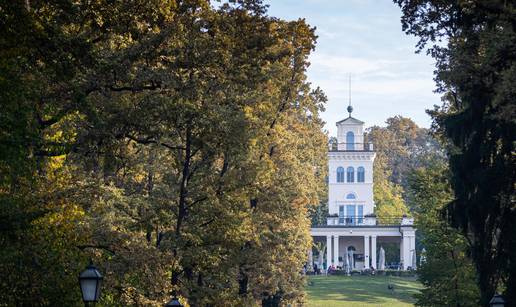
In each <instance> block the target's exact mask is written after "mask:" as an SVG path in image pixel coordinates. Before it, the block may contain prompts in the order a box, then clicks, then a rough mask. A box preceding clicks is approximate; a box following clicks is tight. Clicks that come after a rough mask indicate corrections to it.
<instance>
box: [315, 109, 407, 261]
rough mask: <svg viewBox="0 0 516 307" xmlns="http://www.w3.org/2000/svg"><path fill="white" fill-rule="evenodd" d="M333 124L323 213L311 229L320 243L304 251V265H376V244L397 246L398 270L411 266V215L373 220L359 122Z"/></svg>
mask: <svg viewBox="0 0 516 307" xmlns="http://www.w3.org/2000/svg"><path fill="white" fill-rule="evenodd" d="M348 112H349V117H348V118H346V119H344V120H341V121H339V122H337V144H333V145H332V146H331V148H330V149H329V151H328V169H329V176H328V193H329V195H328V217H327V221H326V224H325V225H317V226H315V227H312V228H311V234H312V237H313V239H314V241H315V242H321V243H322V244H320V245H323V246H324V245H325V246H326V248H325V252H324V254H321V255H318V257H317V259H315V258H314V257H313V251H310V252H309V254H308V257H309V265H313V264H318V266H319V268H321V267H322V268H327V267H329V266H330V265H334V266H335V267H340V268H343V269H348V268H349V269H351V270H361V269H364V268H374V269H377V268H378V261H379V257H378V254H379V248H380V247H381V246H382V244H384V245H386V244H390V245H391V246H392V245H393V244H396V246H399V247H400V253H399V261H398V262H397V263H398V264H399V268H400V269H402V270H407V269H409V268H414V269H415V265H416V246H415V229H414V227H413V219H412V218H408V217H395V218H393V219H391V220H378V219H377V218H376V216H375V215H374V207H375V204H374V200H373V184H374V182H373V163H374V159H375V157H376V153H375V151H374V148H373V144H369V143H367V142H366V141H365V140H364V122H362V121H360V120H358V119H355V118H353V117H352V116H351V112H352V108H351V107H349V108H348Z"/></svg>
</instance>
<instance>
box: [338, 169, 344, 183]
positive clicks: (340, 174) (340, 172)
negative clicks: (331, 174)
mask: <svg viewBox="0 0 516 307" xmlns="http://www.w3.org/2000/svg"><path fill="white" fill-rule="evenodd" d="M337 182H344V168H343V167H342V166H339V167H337Z"/></svg>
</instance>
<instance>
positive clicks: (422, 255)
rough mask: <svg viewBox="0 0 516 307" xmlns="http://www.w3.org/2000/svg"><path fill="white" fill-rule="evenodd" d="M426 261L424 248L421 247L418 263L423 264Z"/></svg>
mask: <svg viewBox="0 0 516 307" xmlns="http://www.w3.org/2000/svg"><path fill="white" fill-rule="evenodd" d="M425 262H426V249H425V248H424V247H423V249H422V250H421V257H419V265H420V266H421V265H423V263H425Z"/></svg>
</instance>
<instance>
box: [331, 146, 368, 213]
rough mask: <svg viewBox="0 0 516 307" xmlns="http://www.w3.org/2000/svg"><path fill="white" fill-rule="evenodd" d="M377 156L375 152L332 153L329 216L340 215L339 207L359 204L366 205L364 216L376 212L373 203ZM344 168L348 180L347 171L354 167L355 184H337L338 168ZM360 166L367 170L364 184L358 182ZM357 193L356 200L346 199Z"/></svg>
mask: <svg viewBox="0 0 516 307" xmlns="http://www.w3.org/2000/svg"><path fill="white" fill-rule="evenodd" d="M374 156H375V154H374V153H373V152H363V153H362V152H361V153H346V152H331V153H330V154H329V157H328V161H329V162H328V163H329V167H328V171H329V173H328V174H329V176H328V180H329V183H328V184H329V188H328V193H329V195H328V201H329V204H328V209H329V214H338V213H339V205H342V204H344V203H346V204H353V203H355V204H357V205H364V215H366V214H371V213H373V211H374V203H373V160H374ZM340 166H341V167H343V168H344V170H345V173H344V179H345V181H346V180H347V175H346V169H347V168H348V167H349V166H352V167H353V168H354V169H355V180H354V181H355V182H353V183H348V182H343V183H340V182H337V168H338V167H340ZM359 166H362V167H364V169H365V178H364V179H365V180H364V182H357V168H358V167H359ZM349 193H355V195H356V196H357V198H356V199H355V200H352V201H350V200H348V199H346V195H348V194H349Z"/></svg>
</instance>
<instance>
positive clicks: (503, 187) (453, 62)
mask: <svg viewBox="0 0 516 307" xmlns="http://www.w3.org/2000/svg"><path fill="white" fill-rule="evenodd" d="M395 2H396V3H398V5H399V6H400V7H401V9H402V12H403V15H402V20H401V21H402V25H403V29H404V30H405V32H406V33H408V34H412V35H415V36H417V37H418V38H419V43H418V45H417V47H418V50H422V49H423V48H425V47H426V46H427V45H428V46H429V48H428V53H429V54H430V55H431V56H432V57H434V58H435V60H436V81H437V85H438V90H439V91H440V92H441V93H443V101H444V104H443V106H442V107H440V108H438V107H436V109H435V110H434V111H432V112H430V113H431V115H432V117H433V119H434V129H435V130H436V131H438V132H439V133H440V134H441V135H442V136H443V138H445V139H446V142H447V143H449V148H448V153H449V155H450V171H451V184H452V187H453V190H454V192H455V198H454V199H453V200H451V202H450V204H449V205H448V206H447V211H448V213H449V216H450V218H451V221H452V224H453V225H454V226H455V227H457V228H458V229H461V230H462V231H463V233H464V234H465V235H467V236H468V239H469V240H470V241H471V249H470V251H471V257H472V259H473V261H474V263H475V265H476V267H477V272H478V282H479V287H480V291H481V303H482V305H487V304H488V302H489V300H490V299H491V297H492V296H493V294H494V293H495V292H496V291H502V292H504V295H505V297H506V300H507V302H508V304H509V305H515V304H516V261H515V260H514V259H516V241H515V240H516V238H515V236H514V235H513V234H514V232H515V228H514V227H515V225H516V210H515V202H514V195H515V193H514V187H515V184H514V183H515V181H516V167H515V165H516V164H515V158H514V157H515V156H514V144H515V136H516V134H515V133H514V131H516V114H515V113H516V108H515V107H514V106H515V104H514V97H515V87H514V82H515V80H516V62H515V52H514V46H515V43H516V31H515V27H514V24H515V20H516V16H515V11H516V7H515V3H514V1H502V0H480V1H449V2H448V1H434V0H426V1H413V0H396V1H395Z"/></svg>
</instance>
